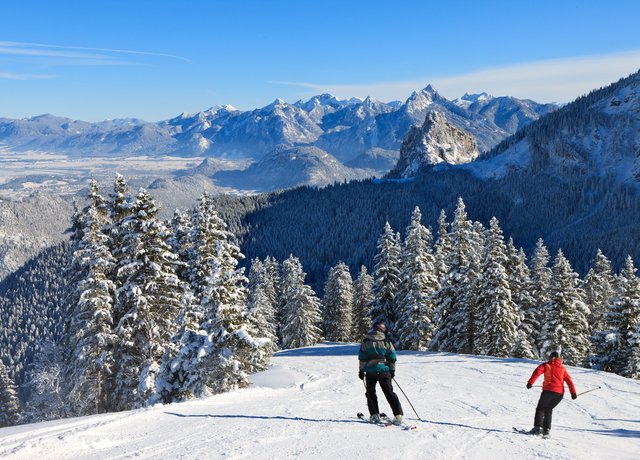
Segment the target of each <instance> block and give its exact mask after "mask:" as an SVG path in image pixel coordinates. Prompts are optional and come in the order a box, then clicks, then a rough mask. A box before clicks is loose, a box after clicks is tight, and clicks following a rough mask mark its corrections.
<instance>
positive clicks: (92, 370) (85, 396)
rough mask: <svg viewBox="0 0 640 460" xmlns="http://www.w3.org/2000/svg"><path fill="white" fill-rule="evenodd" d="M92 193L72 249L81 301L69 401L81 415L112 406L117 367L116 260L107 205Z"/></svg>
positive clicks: (72, 339) (73, 329) (72, 337)
mask: <svg viewBox="0 0 640 460" xmlns="http://www.w3.org/2000/svg"><path fill="white" fill-rule="evenodd" d="M92 192H93V198H92V199H91V201H90V204H89V207H88V209H87V210H86V215H85V228H84V230H83V232H82V233H83V236H82V239H81V241H80V242H79V244H78V245H77V246H76V250H75V251H74V253H73V258H74V263H73V265H74V266H75V267H76V269H77V270H78V273H76V276H75V277H74V278H75V280H76V284H75V286H74V289H75V295H74V299H76V301H77V304H76V307H75V310H74V312H73V319H72V322H71V326H70V334H71V335H70V338H69V346H70V347H71V349H72V350H74V351H73V354H72V356H71V357H70V362H69V363H68V366H69V371H68V374H69V375H68V379H69V383H70V385H71V388H70V390H69V393H68V395H67V400H68V403H69V406H70V407H71V411H72V413H74V414H77V415H86V414H91V413H100V412H104V411H106V410H107V394H108V392H109V390H110V388H109V387H108V386H107V383H108V381H109V380H110V377H111V373H112V370H113V369H112V366H113V356H112V351H113V350H112V346H113V344H114V342H115V340H116V337H115V335H114V334H113V332H112V328H113V314H112V312H113V298H112V296H113V294H114V293H115V284H114V283H113V281H111V280H110V279H109V275H110V273H111V271H112V269H113V265H114V259H113V257H112V255H111V251H110V250H109V247H108V236H107V235H105V234H104V233H103V229H104V228H106V225H107V220H106V219H107V212H106V206H105V205H104V202H103V201H102V200H99V199H96V198H95V197H96V196H97V195H98V194H97V193H96V191H95V190H93V191H92Z"/></svg>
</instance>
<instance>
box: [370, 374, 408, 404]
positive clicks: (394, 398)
mask: <svg viewBox="0 0 640 460" xmlns="http://www.w3.org/2000/svg"><path fill="white" fill-rule="evenodd" d="M365 381H366V384H367V392H366V393H365V395H366V396H367V406H369V414H371V415H373V414H379V413H380V409H379V408H378V396H377V395H376V383H378V382H380V388H382V392H383V393H384V397H385V398H387V402H388V403H389V405H390V406H391V410H392V411H393V415H402V406H400V400H399V399H398V395H396V394H395V393H394V391H393V384H392V383H391V374H389V373H387V372H384V373H380V374H369V373H367V375H366V378H365Z"/></svg>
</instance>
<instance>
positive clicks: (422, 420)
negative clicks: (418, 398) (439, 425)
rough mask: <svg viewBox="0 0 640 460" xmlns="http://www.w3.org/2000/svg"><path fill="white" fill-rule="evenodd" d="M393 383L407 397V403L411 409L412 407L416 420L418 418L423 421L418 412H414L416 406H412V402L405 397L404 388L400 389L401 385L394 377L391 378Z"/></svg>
mask: <svg viewBox="0 0 640 460" xmlns="http://www.w3.org/2000/svg"><path fill="white" fill-rule="evenodd" d="M393 381H394V383H395V384H396V385H397V386H398V388H399V389H400V391H402V394H403V395H404V397H405V398H406V399H407V402H408V403H409V405H410V406H411V409H413V413H414V414H416V417H418V420H420V421H421V422H422V421H423V420H422V419H421V418H420V416H419V415H418V413H417V412H416V408H415V407H413V404H411V401H410V400H409V398H408V397H407V394H406V393H405V392H404V390H403V389H402V387H401V386H400V385H399V384H398V382H397V381H396V379H395V378H394V379H393Z"/></svg>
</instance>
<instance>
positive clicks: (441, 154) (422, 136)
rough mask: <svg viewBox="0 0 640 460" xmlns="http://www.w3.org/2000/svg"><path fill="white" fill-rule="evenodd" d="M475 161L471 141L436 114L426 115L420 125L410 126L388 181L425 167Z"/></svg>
mask: <svg viewBox="0 0 640 460" xmlns="http://www.w3.org/2000/svg"><path fill="white" fill-rule="evenodd" d="M477 157H478V145H477V143H476V140H475V139H474V137H473V136H472V135H471V134H469V133H467V132H466V131H463V130H461V129H460V128H457V127H455V126H454V125H452V124H451V123H449V122H447V120H446V119H445V118H444V117H443V116H442V115H441V114H440V113H438V112H429V113H427V116H426V118H425V121H424V124H423V125H422V126H420V127H418V126H413V127H412V128H411V129H410V130H409V132H408V133H407V135H406V136H405V138H404V141H403V142H402V146H401V147H400V158H399V159H398V163H397V164H396V166H395V168H394V169H393V170H392V171H391V172H390V173H389V177H394V178H409V177H413V176H415V174H416V173H417V172H418V170H419V169H420V168H421V167H423V166H426V165H435V164H438V163H448V164H463V163H468V162H470V161H473V160H475V159H476V158H477Z"/></svg>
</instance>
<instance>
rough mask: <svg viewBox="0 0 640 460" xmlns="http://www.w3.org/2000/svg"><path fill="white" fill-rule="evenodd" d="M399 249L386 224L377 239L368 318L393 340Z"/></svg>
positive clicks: (396, 314) (395, 319)
mask: <svg viewBox="0 0 640 460" xmlns="http://www.w3.org/2000/svg"><path fill="white" fill-rule="evenodd" d="M401 251H402V249H401V247H400V244H399V242H398V238H397V236H396V235H395V234H394V232H393V229H392V228H391V225H389V222H387V223H386V224H385V226H384V232H383V233H382V235H380V238H379V239H378V254H376V256H375V259H374V260H375V264H376V265H375V272H374V275H373V278H374V281H373V297H374V301H373V303H372V305H371V310H370V312H369V317H370V318H371V321H372V323H376V322H383V323H385V324H386V325H387V329H388V330H389V337H390V339H391V340H392V341H394V340H395V332H394V328H395V323H396V321H397V318H398V305H397V300H396V294H397V292H398V288H399V285H400V263H401V261H400V257H401Z"/></svg>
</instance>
